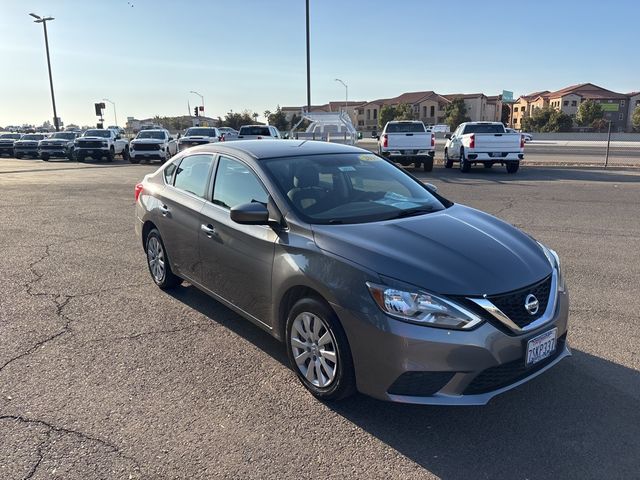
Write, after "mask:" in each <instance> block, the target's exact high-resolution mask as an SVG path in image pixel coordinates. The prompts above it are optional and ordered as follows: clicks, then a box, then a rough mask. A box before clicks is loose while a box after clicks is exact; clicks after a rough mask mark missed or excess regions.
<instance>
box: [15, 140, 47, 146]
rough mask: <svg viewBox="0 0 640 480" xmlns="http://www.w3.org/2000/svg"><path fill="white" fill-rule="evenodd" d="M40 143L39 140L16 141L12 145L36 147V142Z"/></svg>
mask: <svg viewBox="0 0 640 480" xmlns="http://www.w3.org/2000/svg"><path fill="white" fill-rule="evenodd" d="M40 141H41V140H16V141H15V142H14V145H15V144H18V145H37V144H38V142H40Z"/></svg>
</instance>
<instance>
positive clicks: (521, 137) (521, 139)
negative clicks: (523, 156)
mask: <svg viewBox="0 0 640 480" xmlns="http://www.w3.org/2000/svg"><path fill="white" fill-rule="evenodd" d="M520 148H524V135H520Z"/></svg>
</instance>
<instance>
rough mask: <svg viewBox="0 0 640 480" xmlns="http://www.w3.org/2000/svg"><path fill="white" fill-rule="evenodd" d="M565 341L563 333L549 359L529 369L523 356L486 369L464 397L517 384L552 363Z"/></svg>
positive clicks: (474, 380) (472, 383) (472, 382)
mask: <svg viewBox="0 0 640 480" xmlns="http://www.w3.org/2000/svg"><path fill="white" fill-rule="evenodd" d="M566 340H567V334H566V333H565V334H564V335H562V336H561V337H560V338H558V341H557V344H556V351H555V352H553V355H551V356H550V357H549V358H545V359H544V360H542V361H541V362H538V363H536V364H534V365H531V366H530V367H527V366H526V365H525V359H524V356H523V357H520V358H519V359H517V360H514V361H513V362H509V363H503V364H502V365H498V366H496V367H491V368H487V369H486V370H484V371H482V372H481V373H480V374H479V375H478V376H477V377H476V378H474V379H473V380H472V381H471V383H470V384H469V385H468V386H467V388H465V390H464V395H474V394H479V393H487V392H491V391H493V390H497V389H499V388H502V387H506V386H507V385H511V384H512V383H515V382H518V381H519V380H522V379H523V378H526V377H528V376H529V375H532V374H534V373H535V372H537V371H538V370H540V369H542V368H544V367H545V366H547V365H549V364H550V363H551V362H553V361H554V360H555V359H556V358H557V357H558V356H559V355H560V354H561V353H562V351H563V350H564V345H565V342H566Z"/></svg>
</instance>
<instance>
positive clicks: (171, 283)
mask: <svg viewBox="0 0 640 480" xmlns="http://www.w3.org/2000/svg"><path fill="white" fill-rule="evenodd" d="M145 252H146V253H147V267H149V273H150V274H151V278H152V279H153V281H154V283H155V284H156V285H157V286H158V287H160V288H161V289H162V290H169V289H171V288H174V287H177V286H178V285H180V284H181V283H182V279H181V278H180V277H178V276H177V275H174V273H173V272H172V271H171V265H169V257H168V256H167V250H166V249H165V247H164V243H163V242H162V237H160V232H158V230H156V229H155V228H154V229H153V230H151V231H150V232H149V235H147V238H146V239H145Z"/></svg>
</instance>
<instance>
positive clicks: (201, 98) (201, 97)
mask: <svg viewBox="0 0 640 480" xmlns="http://www.w3.org/2000/svg"><path fill="white" fill-rule="evenodd" d="M189 93H193V94H195V95H198V96H199V97H200V102H201V103H202V112H203V113H204V97H203V96H202V95H200V94H199V93H198V92H194V91H193V90H191V91H190V92H189Z"/></svg>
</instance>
